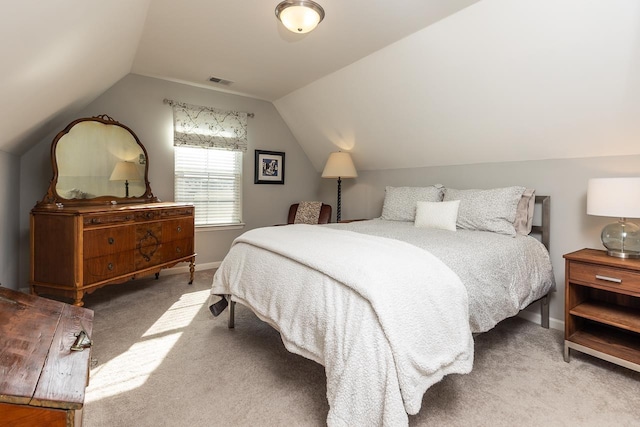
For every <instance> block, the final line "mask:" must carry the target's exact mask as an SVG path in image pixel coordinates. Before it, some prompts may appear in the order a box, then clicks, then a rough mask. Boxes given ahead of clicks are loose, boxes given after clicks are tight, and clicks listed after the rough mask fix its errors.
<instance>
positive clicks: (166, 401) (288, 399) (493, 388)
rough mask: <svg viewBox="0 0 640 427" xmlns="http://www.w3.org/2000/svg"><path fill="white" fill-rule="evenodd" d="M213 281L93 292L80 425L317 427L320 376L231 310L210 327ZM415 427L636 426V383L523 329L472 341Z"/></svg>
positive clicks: (535, 329) (511, 327)
mask: <svg viewBox="0 0 640 427" xmlns="http://www.w3.org/2000/svg"><path fill="white" fill-rule="evenodd" d="M212 276H213V270H205V271H202V272H197V273H196V280H195V282H194V284H193V285H192V286H189V285H187V275H186V274H179V275H165V276H161V277H160V279H159V280H154V279H147V280H138V281H133V282H129V283H127V284H124V285H116V286H112V287H108V288H104V289H101V290H98V291H97V292H96V293H94V294H92V295H89V296H87V297H86V298H85V301H86V307H88V308H91V309H93V310H95V323H94V332H93V339H94V342H95V344H94V348H93V354H92V357H93V358H94V359H95V360H94V367H93V368H92V370H91V380H90V385H89V387H88V388H87V395H86V401H85V407H84V425H85V426H88V427H96V426H320V425H324V424H325V418H326V414H327V411H328V404H327V401H326V397H325V393H326V387H325V375H324V369H323V367H322V366H320V365H318V364H316V363H314V362H312V361H309V360H307V359H304V358H302V357H300V356H297V355H294V354H291V353H289V352H288V351H287V350H285V349H284V346H283V345H282V342H281V341H280V338H279V335H278V333H277V332H275V331H274V330H273V329H272V328H270V327H269V326H267V325H266V324H264V323H262V322H261V321H259V320H258V319H257V318H256V317H255V316H254V315H253V314H252V313H251V312H250V311H249V310H247V309H246V308H244V307H241V306H238V309H237V311H236V313H237V314H236V328H235V330H229V329H227V326H226V321H227V313H226V312H225V314H223V315H222V316H221V317H220V318H213V317H212V316H211V314H210V313H209V311H208V309H207V306H206V302H207V298H208V291H209V287H210V284H211V280H212ZM409 423H410V425H411V426H427V425H428V426H516V425H517V426H633V425H635V426H640V374H639V373H636V372H633V371H630V370H627V369H625V368H621V367H618V366H616V365H613V364H609V363H607V362H603V361H600V360H597V359H595V358H592V357H590V356H586V355H580V354H579V353H575V352H573V353H572V358H571V363H568V364H567V363H565V362H564V361H563V359H562V334H561V332H560V331H554V330H545V329H542V328H541V327H539V326H538V325H535V324H533V323H530V322H527V321H525V320H522V319H519V318H513V319H508V320H506V321H504V322H502V323H501V324H500V325H498V326H497V327H496V328H495V329H493V330H492V331H490V332H488V333H485V334H482V335H480V336H478V337H476V359H475V365H474V369H473V372H471V374H469V375H462V376H460V375H453V376H449V377H447V378H445V379H444V380H443V381H442V382H440V383H439V384H436V385H435V386H434V387H432V388H431V389H429V390H428V391H427V393H426V394H425V397H424V399H423V403H422V410H421V411H420V413H419V414H418V415H416V416H412V417H410V419H409Z"/></svg>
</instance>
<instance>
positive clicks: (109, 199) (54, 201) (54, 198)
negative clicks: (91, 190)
mask: <svg viewBox="0 0 640 427" xmlns="http://www.w3.org/2000/svg"><path fill="white" fill-rule="evenodd" d="M86 121H93V122H98V123H102V124H105V125H109V126H119V127H121V128H123V129H124V130H126V131H127V132H129V133H130V134H131V136H133V139H135V141H136V143H137V144H138V146H140V148H141V149H142V152H143V153H144V156H145V159H146V161H145V167H144V183H145V192H144V194H142V195H141V196H131V197H117V196H109V195H107V196H98V197H94V198H90V199H65V198H64V197H62V196H60V195H59V194H58V192H57V191H56V186H57V184H58V162H57V159H56V147H57V146H58V142H59V141H60V139H61V138H62V137H64V136H65V135H66V134H68V133H69V132H70V131H71V129H72V128H73V127H74V126H75V125H77V124H78V123H82V122H86ZM51 167H52V169H53V177H52V178H51V182H50V183H49V189H48V190H47V194H46V195H45V196H44V198H43V199H42V201H40V202H38V204H37V206H41V205H56V206H57V207H59V208H60V207H64V206H67V205H68V206H87V205H104V204H107V205H117V204H125V203H126V204H129V203H152V202H157V201H158V198H157V197H155V196H154V195H153V193H152V191H151V186H150V184H149V155H148V154H147V149H146V148H145V147H144V145H142V143H141V142H140V139H138V136H137V135H136V134H135V132H133V131H132V130H131V129H130V128H129V127H128V126H125V125H123V124H122V123H120V122H118V121H116V120H114V119H113V118H111V117H109V116H108V115H106V114H101V115H99V116H94V117H84V118H80V119H76V120H74V121H72V122H71V123H69V124H68V125H67V126H66V127H65V128H64V129H63V130H61V131H60V132H59V133H58V134H57V135H56V137H55V138H54V139H53V142H52V143H51Z"/></svg>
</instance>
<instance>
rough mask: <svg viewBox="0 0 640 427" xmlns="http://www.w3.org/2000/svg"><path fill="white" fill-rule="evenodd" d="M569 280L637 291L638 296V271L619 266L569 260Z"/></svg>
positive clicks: (639, 276) (639, 289)
mask: <svg viewBox="0 0 640 427" xmlns="http://www.w3.org/2000/svg"><path fill="white" fill-rule="evenodd" d="M569 280H570V281H578V282H583V283H585V284H592V285H595V286H597V287H604V288H611V289H613V290H623V291H627V292H633V293H638V295H639V296H640V273H637V272H633V271H629V270H624V269H621V268H615V267H607V266H601V265H596V264H583V263H580V262H571V263H570V265H569Z"/></svg>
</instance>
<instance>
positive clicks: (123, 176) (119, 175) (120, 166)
mask: <svg viewBox="0 0 640 427" xmlns="http://www.w3.org/2000/svg"><path fill="white" fill-rule="evenodd" d="M139 180H140V173H139V172H138V168H137V167H136V164H135V163H133V162H125V161H121V162H118V163H116V166H115V167H114V168H113V172H111V177H110V178H109V181H139Z"/></svg>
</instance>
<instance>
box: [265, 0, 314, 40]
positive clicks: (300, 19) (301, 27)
mask: <svg viewBox="0 0 640 427" xmlns="http://www.w3.org/2000/svg"><path fill="white" fill-rule="evenodd" d="M276 16H277V17H278V19H279V20H280V22H282V24H283V25H284V26H285V27H286V28H287V29H288V30H289V31H292V32H294V33H298V34H305V33H308V32H309V31H311V30H313V29H314V28H316V27H317V26H318V24H319V23H320V21H322V19H323V18H324V10H323V9H322V7H320V5H319V4H317V3H315V2H313V1H311V0H298V1H292V0H288V1H283V2H282V3H280V4H279V5H278V7H276Z"/></svg>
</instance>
